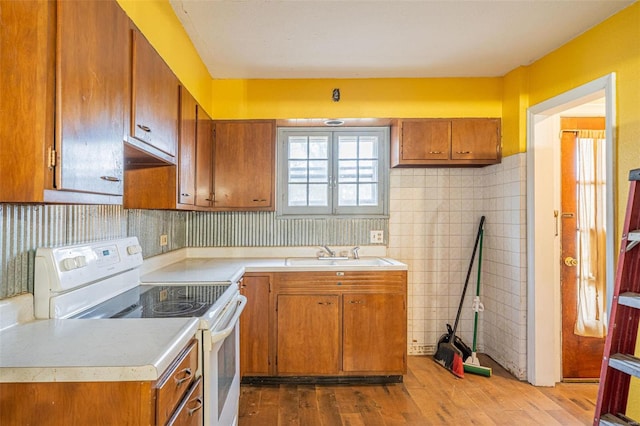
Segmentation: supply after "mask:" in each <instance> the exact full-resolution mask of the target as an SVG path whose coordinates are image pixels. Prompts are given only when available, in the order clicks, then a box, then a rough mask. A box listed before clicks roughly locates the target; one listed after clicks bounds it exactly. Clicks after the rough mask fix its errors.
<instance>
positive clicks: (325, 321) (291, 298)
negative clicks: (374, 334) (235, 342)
mask: <svg viewBox="0 0 640 426" xmlns="http://www.w3.org/2000/svg"><path fill="white" fill-rule="evenodd" d="M338 302H339V296H337V295H297V294H286V295H279V296H278V301H277V315H278V320H277V333H278V338H277V353H278V358H277V370H278V375H305V376H308V375H333V374H337V373H338V372H339V370H340V360H339V354H340V322H339V318H340V315H339V314H340V307H339V305H338Z"/></svg>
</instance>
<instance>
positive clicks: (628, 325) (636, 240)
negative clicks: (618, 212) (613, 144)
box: [593, 169, 640, 426]
mask: <svg viewBox="0 0 640 426" xmlns="http://www.w3.org/2000/svg"><path fill="white" fill-rule="evenodd" d="M629 181H630V188H629V202H628V204H627V213H626V217H625V220H624V228H623V230H622V242H621V244H620V253H619V255H618V269H617V271H616V280H615V285H614V289H613V302H612V304H611V316H610V317H609V318H610V320H609V332H608V334H607V340H606V342H605V346H604V354H603V358H602V369H601V370H600V387H599V388H598V402H597V405H596V412H595V416H594V418H593V424H594V426H597V425H638V424H639V422H640V419H631V418H629V417H628V416H627V415H626V411H627V399H628V396H629V383H630V381H631V377H639V378H640V358H637V357H635V356H634V351H635V349H636V343H637V342H636V340H637V336H638V323H639V322H640V169H636V170H632V171H631V172H630V173H629Z"/></svg>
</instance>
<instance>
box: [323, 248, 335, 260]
mask: <svg viewBox="0 0 640 426" xmlns="http://www.w3.org/2000/svg"><path fill="white" fill-rule="evenodd" d="M322 248H323V249H325V250H326V251H327V253H328V254H329V256H331V257H334V256H335V255H336V252H335V251H333V250H331V249H330V248H329V247H328V246H326V245H325V246H322Z"/></svg>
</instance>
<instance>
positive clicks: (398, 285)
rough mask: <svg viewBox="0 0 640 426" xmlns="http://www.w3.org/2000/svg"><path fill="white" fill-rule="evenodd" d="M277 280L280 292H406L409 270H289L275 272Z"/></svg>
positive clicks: (275, 281)
mask: <svg viewBox="0 0 640 426" xmlns="http://www.w3.org/2000/svg"><path fill="white" fill-rule="evenodd" d="M274 283H275V285H276V288H277V291H278V292H279V293H282V292H287V291H295V292H303V293H306V292H310V293H318V292H319V291H321V292H323V293H326V292H330V293H333V292H340V293H344V292H351V291H357V292H358V293H362V292H365V293H367V292H373V293H377V292H391V293H403V292H405V291H406V285H407V271H327V272H288V273H279V274H274Z"/></svg>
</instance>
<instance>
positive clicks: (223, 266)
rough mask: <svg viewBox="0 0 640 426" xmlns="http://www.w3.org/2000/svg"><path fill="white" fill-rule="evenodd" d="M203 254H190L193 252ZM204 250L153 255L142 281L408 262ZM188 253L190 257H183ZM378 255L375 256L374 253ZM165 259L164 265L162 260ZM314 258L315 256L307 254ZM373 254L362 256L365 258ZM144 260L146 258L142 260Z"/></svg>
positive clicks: (398, 266) (211, 279) (217, 279)
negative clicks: (313, 262) (321, 260)
mask: <svg viewBox="0 0 640 426" xmlns="http://www.w3.org/2000/svg"><path fill="white" fill-rule="evenodd" d="M194 254H195V255H199V256H202V257H193V256H192V255H194ZM206 254H207V252H206V251H204V250H202V251H200V252H195V253H193V252H191V253H184V254H183V256H182V257H176V254H175V253H174V254H171V256H168V255H167V256H166V257H165V255H160V256H156V257H157V258H153V260H154V263H155V264H156V265H157V268H156V269H154V270H152V271H149V272H147V273H144V274H143V275H142V276H141V277H140V279H141V281H142V283H182V282H190V283H222V282H236V281H238V280H239V279H240V278H241V277H242V275H244V273H245V272H294V271H296V272H297V271H372V270H375V271H388V270H407V268H408V267H407V265H406V264H404V263H402V262H399V261H397V260H394V259H390V258H386V257H381V258H382V259H384V260H385V261H386V263H387V264H385V265H384V266H371V265H366V264H365V265H358V264H357V263H354V264H349V265H332V264H331V263H330V262H327V264H323V265H318V266H309V265H305V266H301V265H290V264H288V262H287V258H291V257H299V256H287V257H241V258H238V257H224V258H220V257H206ZM187 255H189V257H186V256H187ZM376 257H377V256H376ZM163 258H164V259H166V262H164V265H166V266H162V265H163V262H162V259H163ZM309 258H310V259H314V257H309ZM370 258H372V257H361V259H362V260H367V259H370ZM145 262H146V261H145Z"/></svg>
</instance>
